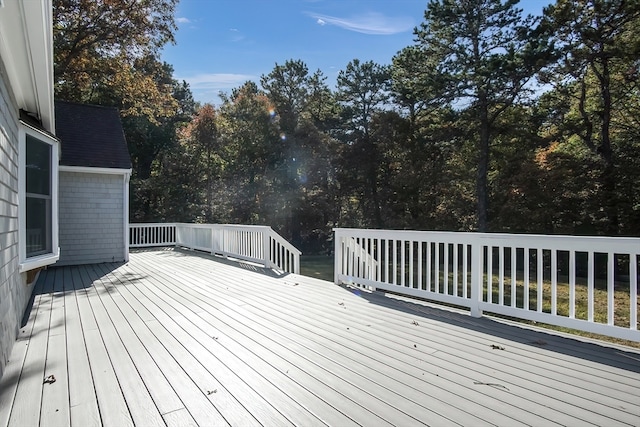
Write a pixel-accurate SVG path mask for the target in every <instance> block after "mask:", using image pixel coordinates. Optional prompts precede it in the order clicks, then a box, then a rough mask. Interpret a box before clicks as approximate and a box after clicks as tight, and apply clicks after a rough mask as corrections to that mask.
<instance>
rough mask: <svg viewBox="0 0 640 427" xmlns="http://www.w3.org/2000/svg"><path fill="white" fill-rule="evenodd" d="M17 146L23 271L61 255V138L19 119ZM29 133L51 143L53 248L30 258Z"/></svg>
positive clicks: (47, 263) (19, 239)
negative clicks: (27, 159) (27, 191)
mask: <svg viewBox="0 0 640 427" xmlns="http://www.w3.org/2000/svg"><path fill="white" fill-rule="evenodd" d="M18 134H19V150H18V153H19V155H18V159H19V162H18V200H19V202H18V206H19V209H18V242H19V245H18V247H19V250H20V272H21V273H22V272H25V271H29V270H33V269H35V268H40V267H44V266H46V265H51V264H54V263H55V262H56V261H58V259H59V258H60V247H59V243H58V241H59V240H58V162H59V159H60V146H59V143H58V140H57V139H55V138H53V137H52V136H51V135H48V134H46V133H44V132H42V131H40V130H38V129H36V128H33V127H31V126H29V125H27V124H26V123H24V122H20V129H19V132H18ZM27 135H30V136H32V137H34V138H37V139H38V140H39V141H42V142H44V143H46V144H49V145H50V146H51V248H52V252H50V253H47V254H43V255H38V256H34V257H29V258H27V246H26V241H27V240H26V238H27V225H26V224H27V221H26V218H27V211H26V168H25V163H26V158H27V157H26V156H27V152H26V145H27Z"/></svg>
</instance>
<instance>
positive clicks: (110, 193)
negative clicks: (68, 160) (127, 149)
mask: <svg viewBox="0 0 640 427" xmlns="http://www.w3.org/2000/svg"><path fill="white" fill-rule="evenodd" d="M63 144H64V142H63ZM123 180H124V178H123V176H122V175H110V174H94V173H78V172H68V171H61V172H60V181H59V185H60V201H59V203H60V220H59V222H60V260H59V261H58V264H57V265H76V264H90V263H99V262H115V261H122V260H124V253H125V242H124V222H125V221H124V217H123V212H124V205H123V203H124V189H123V185H124V181H123Z"/></svg>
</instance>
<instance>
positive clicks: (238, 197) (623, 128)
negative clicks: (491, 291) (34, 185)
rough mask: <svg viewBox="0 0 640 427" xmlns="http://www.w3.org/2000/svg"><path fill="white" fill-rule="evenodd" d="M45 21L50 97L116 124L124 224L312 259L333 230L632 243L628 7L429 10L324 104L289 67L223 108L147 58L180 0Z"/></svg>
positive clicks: (634, 199) (637, 200)
mask: <svg viewBox="0 0 640 427" xmlns="http://www.w3.org/2000/svg"><path fill="white" fill-rule="evenodd" d="M54 3H55V6H56V8H55V10H54V14H55V17H56V18H55V19H56V28H55V45H56V53H55V58H56V93H57V95H58V96H61V97H65V98H66V99H71V100H77V101H80V102H93V103H100V104H105V105H115V106H117V107H118V108H120V110H121V112H122V115H123V123H124V125H125V131H126V136H127V139H128V141H129V145H130V152H131V155H132V160H133V164H134V176H133V178H132V182H131V186H132V202H131V219H132V221H185V222H194V221H195V222H225V223H247V224H267V225H270V226H272V227H273V228H274V229H276V230H277V231H278V232H280V233H281V234H282V235H284V236H285V237H286V238H287V239H289V240H291V241H292V242H293V243H294V244H295V245H297V246H298V247H300V248H301V249H303V251H304V252H306V253H327V251H328V250H330V248H331V247H332V241H331V236H332V231H331V229H332V228H333V227H336V226H337V227H384V228H394V229H404V228H408V229H427V230H462V231H470V230H491V231H505V232H524V233H567V234H624V235H635V236H638V235H640V186H638V185H637V183H638V182H640V142H639V141H640V119H639V117H640V86H639V84H640V83H639V81H640V79H639V78H638V69H639V66H640V62H639V61H638V58H639V57H640V36H639V35H638V34H639V33H638V32H637V30H636V29H637V28H638V26H639V25H640V1H638V0H581V1H578V2H576V1H570V0H558V1H557V2H556V3H555V4H552V5H550V6H549V7H547V8H545V11H544V16H543V17H541V18H540V19H534V18H532V17H524V16H522V11H521V10H520V9H518V8H517V7H516V6H517V3H518V2H517V1H516V0H456V1H454V0H431V1H430V2H429V3H428V5H427V8H426V11H425V15H424V22H423V23H422V24H421V25H420V26H419V27H418V28H417V29H416V32H415V36H416V40H415V43H414V44H413V45H411V46H407V47H406V48H404V49H402V50H401V51H399V52H398V53H397V54H396V55H395V56H394V58H392V59H391V65H380V64H376V63H374V62H372V61H360V60H358V59H354V60H353V61H351V62H349V63H348V64H346V66H345V68H344V69H343V70H341V71H340V72H339V73H338V78H337V85H336V88H335V90H332V89H330V88H329V87H328V86H327V84H326V77H325V76H324V75H323V73H322V72H321V71H320V70H317V71H315V72H313V73H310V72H309V69H308V67H307V65H306V64H305V63H304V62H303V61H302V60H294V59H291V60H288V61H285V63H284V64H275V66H274V68H273V70H271V72H269V73H267V74H265V75H263V76H261V78H260V82H259V85H258V84H256V83H254V82H246V83H245V84H244V85H242V86H240V87H238V88H235V89H234V90H233V91H232V92H231V94H229V95H222V100H223V102H222V104H221V105H219V106H216V107H214V106H211V105H204V106H199V105H197V104H196V103H195V102H194V100H193V97H192V94H191V91H190V90H189V87H188V85H187V84H186V83H185V82H178V81H176V80H175V79H174V78H173V69H172V67H171V66H170V65H169V64H166V63H162V62H160V61H159V59H158V58H157V56H156V54H155V52H156V51H157V48H158V47H159V46H162V45H163V44H164V43H166V42H170V41H172V38H173V35H172V32H173V31H174V30H175V25H174V23H173V10H174V7H175V1H174V0H152V1H147V2H139V1H130V0H126V1H124V2H111V1H109V2H107V1H100V2H89V1H84V0H77V1H68V0H56V1H55V2H54ZM124 8H130V10H131V14H124V13H121V12H122V11H123V10H124ZM149 16H150V17H152V18H151V19H148V18H147V17H149ZM143 21H144V22H143ZM92 23H93V24H92ZM89 29H90V30H91V31H90V34H87V33H86V32H87V31H88V30H89ZM123 31H124V32H126V34H125V33H123ZM542 85H544V86H542ZM543 90H544V91H545V92H544V93H542V92H543Z"/></svg>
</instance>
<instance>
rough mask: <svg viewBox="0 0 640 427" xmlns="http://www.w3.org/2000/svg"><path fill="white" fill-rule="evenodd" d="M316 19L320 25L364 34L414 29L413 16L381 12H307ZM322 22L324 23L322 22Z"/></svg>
mask: <svg viewBox="0 0 640 427" xmlns="http://www.w3.org/2000/svg"><path fill="white" fill-rule="evenodd" d="M307 15H309V16H311V17H312V18H314V19H316V22H317V23H318V24H320V25H325V24H328V25H335V26H336V27H340V28H343V29H345V30H349V31H355V32H358V33H363V34H375V35H391V34H397V33H403V32H405V31H411V30H413V27H414V23H413V20H412V19H411V18H406V17H389V16H385V15H382V14H380V13H374V12H372V13H366V14H362V15H359V16H354V17H351V18H340V17H337V16H329V15H320V14H317V13H307ZM321 22H322V23H321Z"/></svg>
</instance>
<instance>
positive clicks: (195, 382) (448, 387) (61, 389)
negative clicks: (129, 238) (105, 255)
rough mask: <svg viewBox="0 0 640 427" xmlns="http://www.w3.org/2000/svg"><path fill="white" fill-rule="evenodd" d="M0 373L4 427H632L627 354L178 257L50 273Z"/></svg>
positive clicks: (636, 398) (639, 371) (162, 254)
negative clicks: (45, 381)
mask: <svg viewBox="0 0 640 427" xmlns="http://www.w3.org/2000/svg"><path fill="white" fill-rule="evenodd" d="M492 345H496V346H500V347H502V348H504V350H501V349H493V348H492V347H491V346H492ZM67 367H68V369H67ZM5 372H6V374H5V376H4V377H3V378H2V379H1V380H0V426H5V425H10V426H22V425H34V426H47V425H76V426H77V425H82V426H84V425H96V426H98V425H107V426H109V425H113V426H121V425H123V426H125V425H138V426H147V425H167V426H183V425H185V426H189V425H192V426H209V425H234V426H236V425H237V426H252V425H255V426H258V425H263V426H271V425H301V426H307V425H335V426H343V425H363V426H368V425H376V426H378V425H500V426H512V425H553V424H557V425H578V424H579V425H608V426H609V425H611V426H613V425H635V426H637V425H640V409H639V408H640V405H638V403H640V392H639V391H638V390H640V352H638V351H637V350H634V349H630V348H627V347H623V346H615V345H609V344H604V343H600V342H585V341H584V340H580V339H576V338H572V337H566V336H563V335H562V334H555V333H547V332H542V331H540V330H538V329H536V328H532V327H522V326H517V325H512V324H509V323H508V322H505V321H498V320H494V319H491V318H481V319H474V318H471V317H469V316H468V315H467V314H465V313H461V312H459V311H457V310H455V309H442V308H436V307H435V306H432V305H429V304H426V303H421V302H417V301H415V300H410V299H407V298H403V297H397V296H393V295H384V294H382V293H366V292H363V291H361V290H355V289H350V288H346V287H341V286H335V285H333V284H330V283H327V282H323V281H320V280H318V279H313V278H306V277H303V276H298V275H282V276H278V275H277V274H274V273H272V272H268V271H264V270H263V269H262V268H259V267H255V266H252V265H249V264H238V263H233V262H229V261H225V260H220V259H218V258H214V257H211V256H208V255H202V254H199V253H194V252H188V251H181V250H143V251H137V252H133V253H132V254H131V260H130V262H129V263H128V264H125V265H119V264H109V263H108V264H99V265H87V266H79V267H61V268H52V269H49V270H47V271H44V272H42V274H41V277H40V278H39V280H38V283H37V284H36V289H35V291H34V298H33V306H32V308H31V309H30V312H29V313H28V321H27V323H26V325H25V326H24V327H23V328H21V330H20V334H19V338H18V342H17V343H16V345H15V346H14V350H13V353H12V355H11V359H10V362H9V364H8V365H7V368H6V371H5ZM50 374H53V375H55V377H56V382H54V383H51V384H43V379H44V378H45V377H46V376H47V375H50Z"/></svg>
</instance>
